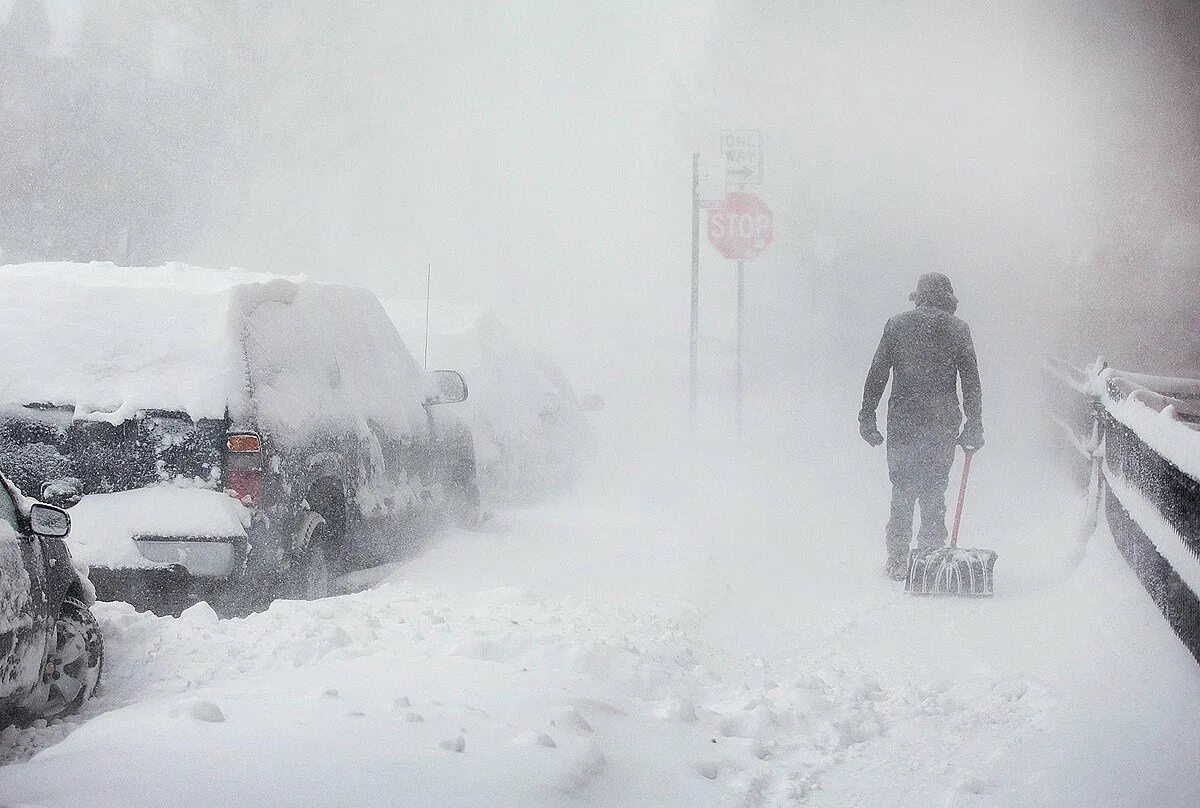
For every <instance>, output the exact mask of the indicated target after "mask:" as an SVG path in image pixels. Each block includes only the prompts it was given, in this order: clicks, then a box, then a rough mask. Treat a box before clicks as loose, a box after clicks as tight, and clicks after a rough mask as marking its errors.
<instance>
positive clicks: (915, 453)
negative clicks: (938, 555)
mask: <svg viewBox="0 0 1200 808" xmlns="http://www.w3.org/2000/svg"><path fill="white" fill-rule="evenodd" d="M956 438H957V436H956V435H954V434H953V433H949V434H946V433H934V434H928V433H927V434H923V435H913V436H908V437H903V436H902V437H893V435H891V434H889V435H888V441H887V459H888V476H889V477H890V478H891V481H892V514H891V519H890V520H889V521H888V524H887V549H888V557H889V558H903V557H904V556H907V555H908V550H909V545H910V544H911V543H912V530H913V511H914V509H915V506H916V504H917V503H918V502H920V503H921V529H920V531H918V533H917V546H918V547H922V548H927V547H942V546H943V545H945V543H946V484H947V482H948V481H949V478H950V466H951V465H953V464H954V450H955V446H956Z"/></svg>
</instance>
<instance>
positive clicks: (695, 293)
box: [688, 152, 700, 435]
mask: <svg viewBox="0 0 1200 808" xmlns="http://www.w3.org/2000/svg"><path fill="white" fill-rule="evenodd" d="M699 194H700V153H699V152H694V153H693V154H692V320H691V327H690V329H689V331H688V428H689V429H690V430H691V432H692V434H693V435H694V434H695V432H696V398H697V379H696V376H697V374H698V372H699V367H700V198H699Z"/></svg>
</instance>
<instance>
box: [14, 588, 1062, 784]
mask: <svg viewBox="0 0 1200 808" xmlns="http://www.w3.org/2000/svg"><path fill="white" fill-rule="evenodd" d="M97 611H98V614H99V616H100V619H101V622H102V627H103V630H104V635H105V642H106V649H107V652H108V659H109V660H110V662H109V664H108V666H107V667H106V672H105V676H106V687H105V691H104V694H103V696H101V697H100V699H99V700H97V701H96V702H95V704H93V705H91V706H90V707H89V708H87V709H88V712H89V713H90V714H92V715H95V714H97V713H100V712H104V714H103V715H100V716H99V717H97V718H95V719H94V720H92V721H90V722H88V723H86V724H84V725H83V726H81V727H80V728H79V729H78V730H77V731H75V732H74V733H73V734H72V735H71V736H70V737H68V738H67V739H66V740H65V741H63V742H62V743H61V744H59V745H57V746H55V747H54V748H52V749H50V750H48V751H46V752H45V753H43V754H41V755H38V756H37V757H35V758H33V759H32V760H30V761H29V762H28V763H26V764H24V765H20V766H11V767H8V768H5V769H2V770H0V790H2V791H3V793H5V794H6V795H7V796H8V798H9V799H13V800H16V801H18V802H22V803H26V802H38V803H58V804H65V803H70V802H72V801H73V800H74V799H75V798H77V797H78V796H79V795H80V794H83V793H87V794H89V796H90V800H91V801H93V802H94V803H96V804H104V805H112V804H130V805H133V804H137V805H145V806H153V805H171V804H197V805H217V804H267V803H272V802H274V803H283V804H299V803H300V802H304V803H307V804H319V805H347V804H355V805H385V804H393V803H394V799H395V795H396V794H403V795H404V797H405V801H406V802H409V803H411V804H414V805H480V804H497V805H560V804H562V803H563V802H564V801H572V802H577V803H579V804H585V805H614V804H632V803H635V802H636V803H638V804H646V805H680V806H694V805H722V804H728V805H794V804H795V803H796V802H797V801H799V800H802V799H804V798H805V797H806V796H808V795H810V794H811V793H812V792H813V790H814V789H816V788H818V786H819V783H820V779H821V777H822V775H823V774H824V773H825V772H826V771H828V770H829V769H830V768H831V767H832V766H834V765H836V764H837V763H838V762H840V761H842V760H844V759H846V757H847V756H848V755H852V754H854V753H855V750H857V749H860V748H861V747H863V746H864V745H865V744H871V743H874V742H878V741H879V740H880V739H881V738H882V737H883V736H885V735H887V734H889V733H892V732H895V731H898V730H900V729H901V728H902V727H904V726H906V725H908V724H911V723H912V722H914V721H918V722H924V723H926V724H932V725H933V726H934V727H935V729H934V730H932V731H933V732H934V733H935V736H936V737H940V735H938V733H940V732H941V729H947V730H948V729H950V728H953V730H954V732H960V731H961V730H962V729H963V728H964V727H978V726H979V725H980V724H981V723H986V724H989V725H992V726H998V727H1002V728H1005V731H1006V732H1009V733H1015V732H1019V730H1020V728H1021V727H1022V726H1025V725H1028V724H1030V722H1035V721H1036V718H1037V716H1038V715H1040V714H1041V713H1042V712H1044V710H1045V709H1046V708H1047V702H1046V698H1045V695H1044V694H1043V693H1041V692H1040V691H1039V689H1038V687H1037V685H1036V684H1035V683H1032V682H1028V681H1024V680H1013V679H1005V678H998V679H994V680H993V679H988V678H986V677H982V678H981V677H973V678H972V679H971V680H968V681H967V682H965V683H962V684H945V683H942V684H932V685H931V684H925V683H911V684H909V685H905V686H903V687H900V688H897V689H888V688H885V687H884V686H882V685H881V683H880V682H879V681H878V680H876V679H875V678H873V677H872V676H871V675H869V674H867V673H865V672H863V671H862V670H860V669H858V668H857V667H856V666H853V665H849V664H847V665H845V666H832V667H830V666H818V667H814V668H813V669H812V670H809V671H806V672H803V673H789V674H788V675H786V676H782V675H781V676H778V677H776V676H775V675H774V674H773V672H772V671H771V669H770V668H769V666H766V665H765V664H764V663H763V662H762V661H761V660H754V659H752V660H748V661H746V662H744V663H738V664H734V665H729V664H728V662H727V660H725V659H723V658H722V657H721V656H720V655H719V654H716V653H714V651H713V649H711V648H709V647H707V646H706V645H705V643H704V642H703V641H702V640H700V639H699V638H698V635H697V633H696V629H697V623H698V619H699V618H698V615H697V614H696V613H695V612H694V610H691V609H689V608H687V607H685V606H682V605H680V604H672V603H664V602H657V603H656V602H653V601H645V600H633V601H624V602H615V601H610V600H607V599H603V598H600V599H597V598H592V597H584V596H570V597H566V598H563V599H549V600H548V599H543V598H540V597H537V596H534V595H532V594H530V593H528V592H526V591H524V590H520V589H514V588H510V587H502V588H498V589H494V590H487V591H483V592H479V593H475V594H463V595H446V594H444V593H438V592H434V591H424V590H420V589H414V588H412V587H410V586H408V585H405V584H394V585H390V586H385V587H383V588H381V589H379V590H376V591H372V592H369V593H364V594H362V595H358V596H348V597H342V598H337V599H331V600H327V601H323V602H315V603H299V602H280V603H276V604H275V605H274V606H273V607H272V608H271V609H270V610H269V611H267V612H265V613H263V614H259V615H254V616H251V617H249V618H247V619H245V620H231V621H219V620H217V619H216V616H215V614H213V612H212V610H211V609H210V608H208V607H207V606H206V605H203V604H202V605H199V606H196V607H193V608H192V609H189V610H188V611H186V612H185V613H184V614H183V615H182V616H181V617H179V618H178V619H175V618H156V617H153V616H151V615H149V614H145V613H135V612H134V611H133V610H132V609H130V608H129V607H128V606H125V605H121V604H101V605H100V606H99V607H98V610H97ZM105 711H107V712H105ZM939 728H940V729H939ZM314 733H317V734H319V736H320V737H321V738H322V745H321V751H320V758H319V761H318V760H315V759H314V758H313V757H312V753H313V748H312V746H311V739H312V737H313V736H314ZM61 734H62V733H61V731H53V730H51V731H48V732H47V733H46V735H47V737H48V738H49V739H53V740H57V739H58V738H60V737H61ZM268 737H269V738H270V739H271V742H270V743H269V744H264V743H263V739H264V738H268ZM113 738H120V739H121V741H120V743H121V747H122V749H121V752H120V756H119V758H120V759H119V760H115V759H114V758H113V751H112V750H111V748H110V747H109V744H110V743H111V742H112V739H113ZM26 741H27V742H30V741H32V739H31V738H30V737H29V736H26ZM33 743H34V744H35V743H36V742H35V741H33ZM381 750H386V764H385V765H383V766H378V767H377V766H374V765H372V764H369V763H365V761H370V760H374V759H376V758H378V757H379V755H380V753H381ZM218 754H219V755H220V756H221V757H222V758H223V759H227V760H253V761H254V765H252V766H228V767H222V769H221V771H220V773H219V776H214V777H200V778H197V777H195V776H194V775H193V774H192V767H193V766H194V765H195V762H196V761H202V760H211V759H212V756H213V755H218ZM298 759H303V760H306V761H309V762H312V763H317V762H319V765H313V766H310V765H305V766H301V767H296V766H295V765H294V763H295V761H296V760H298ZM122 760H123V761H128V763H129V765H136V766H137V770H138V772H139V775H138V776H137V777H130V776H129V770H128V768H127V767H126V765H122V763H121V762H120V761H122ZM134 762H136V764H135V763H134ZM331 771H336V772H338V775H337V776H330V772H331ZM264 773H266V774H268V775H269V776H264ZM285 773H286V776H284V775H285Z"/></svg>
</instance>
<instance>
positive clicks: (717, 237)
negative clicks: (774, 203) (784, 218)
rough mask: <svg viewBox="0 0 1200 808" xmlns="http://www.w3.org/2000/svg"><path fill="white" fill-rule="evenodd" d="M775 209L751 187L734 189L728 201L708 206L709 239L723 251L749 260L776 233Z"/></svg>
mask: <svg viewBox="0 0 1200 808" xmlns="http://www.w3.org/2000/svg"><path fill="white" fill-rule="evenodd" d="M774 224H775V223H774V219H773V217H772V216H771V209H770V208H768V207H767V206H766V204H764V203H763V201H762V200H761V199H759V198H758V197H757V196H756V195H754V194H752V193H750V192H748V191H730V192H729V193H728V194H726V195H725V201H724V202H722V203H721V204H720V205H718V206H717V207H714V208H709V209H708V240H709V241H710V242H712V245H713V246H714V247H716V248H717V250H718V251H719V252H720V253H721V255H723V256H725V257H726V258H729V259H732V260H735V261H749V260H750V259H751V258H754V257H755V256H757V255H758V254H759V253H761V252H762V251H763V250H764V249H765V248H766V246H767V245H768V244H770V243H771V239H772V238H773V237H774V235H775V234H774V231H773V228H774Z"/></svg>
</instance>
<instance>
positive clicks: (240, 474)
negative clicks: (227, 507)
mask: <svg viewBox="0 0 1200 808" xmlns="http://www.w3.org/2000/svg"><path fill="white" fill-rule="evenodd" d="M225 490H226V491H228V492H229V495H230V496H232V497H233V498H234V499H236V500H239V501H240V502H242V503H243V504H245V505H257V504H258V503H259V502H261V501H262V472H261V471H259V470H258V469H230V470H229V471H227V472H226V473H225Z"/></svg>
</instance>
